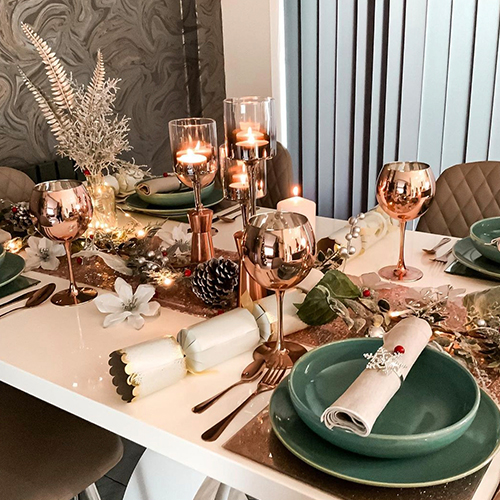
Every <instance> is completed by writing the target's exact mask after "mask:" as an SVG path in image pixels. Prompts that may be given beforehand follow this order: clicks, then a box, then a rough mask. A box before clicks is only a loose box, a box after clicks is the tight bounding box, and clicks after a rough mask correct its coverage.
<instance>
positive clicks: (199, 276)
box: [191, 257, 239, 306]
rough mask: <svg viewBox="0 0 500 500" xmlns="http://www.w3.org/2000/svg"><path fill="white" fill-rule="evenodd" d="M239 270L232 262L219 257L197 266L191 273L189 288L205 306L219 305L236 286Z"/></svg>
mask: <svg viewBox="0 0 500 500" xmlns="http://www.w3.org/2000/svg"><path fill="white" fill-rule="evenodd" d="M238 277H239V268H238V264H236V263H234V262H233V261H232V260H229V259H224V258H223V257H219V258H218V259H210V260H209V261H207V262H203V263H201V264H198V266H197V267H196V269H195V270H194V273H193V278H192V280H191V288H192V290H193V292H194V294H195V295H196V296H197V297H199V298H200V299H201V300H203V302H205V304H208V305H210V306H215V305H221V304H223V303H224V302H225V301H227V300H228V299H229V298H230V296H231V293H232V292H233V290H234V289H235V288H236V286H237V285H238Z"/></svg>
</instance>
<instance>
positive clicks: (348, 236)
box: [345, 233, 353, 241]
mask: <svg viewBox="0 0 500 500" xmlns="http://www.w3.org/2000/svg"><path fill="white" fill-rule="evenodd" d="M352 236H353V235H352V234H350V233H349V234H346V235H345V239H346V240H347V241H351V240H352Z"/></svg>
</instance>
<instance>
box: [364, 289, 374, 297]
mask: <svg viewBox="0 0 500 500" xmlns="http://www.w3.org/2000/svg"><path fill="white" fill-rule="evenodd" d="M371 294H372V293H371V292H370V290H368V288H366V289H365V290H363V297H370V295H371Z"/></svg>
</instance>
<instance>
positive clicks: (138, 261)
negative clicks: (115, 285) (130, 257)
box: [137, 256, 146, 264]
mask: <svg viewBox="0 0 500 500" xmlns="http://www.w3.org/2000/svg"><path fill="white" fill-rule="evenodd" d="M145 262H146V258H145V257H142V256H141V257H138V258H137V263H138V264H144V263H145Z"/></svg>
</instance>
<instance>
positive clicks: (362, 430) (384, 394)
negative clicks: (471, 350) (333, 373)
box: [321, 317, 432, 436]
mask: <svg viewBox="0 0 500 500" xmlns="http://www.w3.org/2000/svg"><path fill="white" fill-rule="evenodd" d="M431 335H432V330H431V327H430V326H429V324H428V323H427V321H425V320H423V319H420V318H415V317H411V318H406V319H403V320H402V321H400V322H399V323H398V324H397V325H396V326H395V327H394V328H393V329H392V330H390V331H389V333H387V334H386V336H385V338H384V348H385V349H386V350H387V351H388V352H390V353H393V351H394V348H395V347H396V346H402V347H403V348H404V354H402V355H401V356H400V357H399V360H400V361H401V363H402V364H403V365H404V366H403V367H402V368H401V370H400V371H399V375H400V376H401V377H402V380H403V381H404V379H405V378H406V376H407V375H408V372H409V371H410V370H411V368H412V366H413V364H414V363H415V361H416V360H417V359H418V357H419V356H420V353H421V352H422V351H423V350H424V348H425V346H426V345H427V343H428V342H429V339H430V338H431ZM373 354H374V353H373ZM399 375H398V374H397V373H395V372H391V373H389V374H385V373H384V372H383V371H381V370H376V369H368V368H367V369H365V370H363V372H362V373H361V374H360V375H359V377H358V378H357V379H356V380H355V381H354V382H353V383H352V385H351V386H350V387H349V388H348V389H347V390H346V391H345V392H344V394H342V396H340V397H339V398H338V399H337V401H335V402H334V403H333V404H332V405H331V406H330V407H328V408H327V409H326V410H325V411H324V413H323V415H322V416H321V421H322V422H324V424H325V425H326V427H328V428H329V429H332V428H333V427H340V428H341V429H347V430H349V431H351V432H354V433H355V434H358V435H360V436H368V435H369V434H370V433H371V431H372V429H373V426H374V424H375V421H376V420H377V418H378V417H379V415H380V414H381V413H382V411H383V410H384V408H385V407H386V406H387V404H388V403H389V401H390V400H391V399H392V397H393V396H394V395H395V394H396V392H397V391H398V390H399V388H400V387H401V384H402V383H404V382H402V380H401V378H400V376H399Z"/></svg>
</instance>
